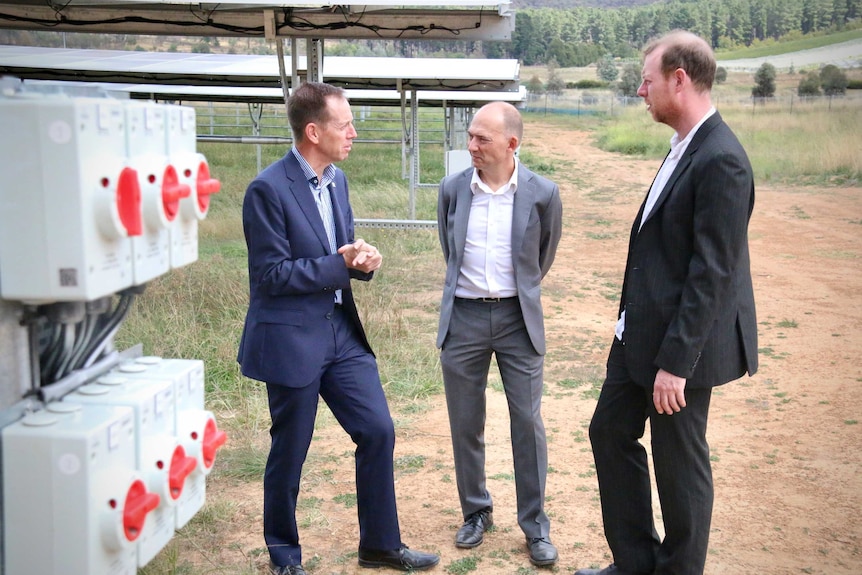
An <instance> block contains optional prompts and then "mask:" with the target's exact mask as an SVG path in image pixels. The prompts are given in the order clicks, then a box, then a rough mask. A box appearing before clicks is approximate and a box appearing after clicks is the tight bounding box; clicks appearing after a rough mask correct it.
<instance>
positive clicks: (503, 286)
mask: <svg viewBox="0 0 862 575" xmlns="http://www.w3.org/2000/svg"><path fill="white" fill-rule="evenodd" d="M518 164H519V162H518V159H517V158H515V170H514V171H513V172H512V177H511V178H509V181H508V182H506V184H505V185H503V187H501V188H500V189H498V190H492V189H491V188H489V187H488V185H487V184H486V183H485V182H483V181H482V179H481V178H480V177H479V172H478V170H475V169H474V170H473V179H472V180H471V181H470V189H471V190H472V191H473V200H472V203H471V205H470V218H469V221H468V222H467V241H466V243H465V244H464V259H463V260H462V262H461V271H460V273H459V274H458V285H457V287H456V288H455V296H457V297H462V298H468V299H476V298H483V297H513V296H516V295H518V289H517V287H516V286H515V269H514V266H513V264H512V208H513V206H514V203H515V192H516V191H517V189H518Z"/></svg>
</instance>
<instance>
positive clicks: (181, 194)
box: [162, 165, 192, 222]
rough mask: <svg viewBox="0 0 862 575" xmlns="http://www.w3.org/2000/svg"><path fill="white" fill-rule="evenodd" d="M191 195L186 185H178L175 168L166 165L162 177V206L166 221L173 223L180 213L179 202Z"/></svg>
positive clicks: (178, 180) (189, 188) (190, 190)
mask: <svg viewBox="0 0 862 575" xmlns="http://www.w3.org/2000/svg"><path fill="white" fill-rule="evenodd" d="M191 193H192V189H191V187H189V185H188V184H181V183H180V179H179V177H178V176H177V170H176V168H174V167H173V166H171V165H168V167H167V168H165V174H164V176H163V177H162V206H163V207H164V210H165V216H167V218H168V221H170V222H172V221H174V218H176V217H177V213H178V212H179V211H180V200H181V199H183V198H187V197H189V196H190V195H191Z"/></svg>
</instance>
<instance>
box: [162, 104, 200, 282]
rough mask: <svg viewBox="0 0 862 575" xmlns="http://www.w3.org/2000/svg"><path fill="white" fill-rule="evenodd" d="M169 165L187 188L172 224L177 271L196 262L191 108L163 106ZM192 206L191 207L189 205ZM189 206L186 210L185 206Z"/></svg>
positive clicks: (173, 263)
mask: <svg viewBox="0 0 862 575" xmlns="http://www.w3.org/2000/svg"><path fill="white" fill-rule="evenodd" d="M164 108H165V112H166V115H167V134H166V136H167V139H166V143H167V145H166V148H167V150H166V151H167V155H168V162H169V163H170V164H171V165H172V166H173V167H174V168H175V169H176V171H177V177H178V178H179V179H180V183H182V184H184V185H187V186H189V187H190V192H191V193H190V194H189V195H188V196H187V197H185V198H183V199H182V201H181V208H180V211H179V214H178V217H177V218H176V219H175V220H174V221H173V223H172V225H171V267H174V268H179V267H182V266H185V265H188V264H190V263H192V262H196V261H197V259H198V218H197V217H195V215H194V203H195V202H196V200H195V195H196V190H195V189H194V188H192V187H191V186H193V185H194V183H195V181H196V178H197V173H198V164H199V162H198V154H197V151H196V149H197V140H196V138H197V125H196V116H195V110H194V108H191V107H189V106H177V105H171V104H168V105H165V106H164ZM190 204H191V205H190ZM186 206H189V207H186Z"/></svg>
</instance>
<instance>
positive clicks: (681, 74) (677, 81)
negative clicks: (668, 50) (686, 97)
mask: <svg viewBox="0 0 862 575" xmlns="http://www.w3.org/2000/svg"><path fill="white" fill-rule="evenodd" d="M673 78H674V86H675V87H676V89H677V90H681V89H682V87H683V86H684V85H685V82H686V80H687V79H688V74H686V72H685V70H683V69H682V68H677V69H676V70H674V72H673Z"/></svg>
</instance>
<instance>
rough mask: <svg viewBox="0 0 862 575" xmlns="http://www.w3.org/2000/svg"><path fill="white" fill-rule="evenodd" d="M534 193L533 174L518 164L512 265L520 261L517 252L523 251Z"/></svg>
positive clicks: (513, 216)
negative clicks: (516, 255)
mask: <svg viewBox="0 0 862 575" xmlns="http://www.w3.org/2000/svg"><path fill="white" fill-rule="evenodd" d="M534 195H535V189H534V187H533V174H532V173H531V172H530V171H529V170H528V169H527V168H525V167H524V165H523V164H521V165H519V166H518V189H517V190H516V191H515V200H514V203H513V205H512V265H514V264H515V262H517V261H518V258H517V257H515V254H519V253H521V246H522V245H524V235H526V233H527V223H528V222H529V221H530V212H531V211H532V209H533V197H534Z"/></svg>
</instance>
